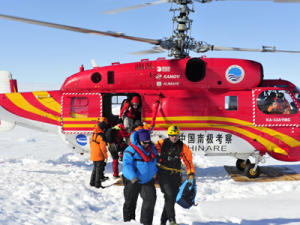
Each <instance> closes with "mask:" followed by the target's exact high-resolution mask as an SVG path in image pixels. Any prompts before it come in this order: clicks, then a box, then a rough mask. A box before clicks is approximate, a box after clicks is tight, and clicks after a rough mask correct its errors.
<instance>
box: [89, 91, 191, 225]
mask: <svg viewBox="0 0 300 225" xmlns="http://www.w3.org/2000/svg"><path fill="white" fill-rule="evenodd" d="M133 103H137V104H136V105H133ZM124 105H125V104H124ZM125 107H127V106H125ZM138 108H139V99H138V97H137V96H136V98H135V97H133V98H132V100H131V102H130V104H128V107H127V109H125V110H123V108H122V109H121V115H120V117H121V118H122V120H123V123H121V124H118V125H117V126H115V127H114V128H113V129H115V134H114V135H113V136H114V138H112V139H111V140H108V139H109V138H110V136H112V135H111V131H110V132H108V131H109V130H111V129H112V128H108V121H107V119H106V118H104V117H102V118H100V120H99V122H98V124H97V125H96V126H95V129H94V131H93V134H92V137H91V141H90V146H91V160H92V161H93V164H94V168H93V171H92V175H91V180H90V185H91V186H94V187H96V188H100V187H102V188H103V186H102V185H101V182H102V181H104V180H106V179H108V178H107V177H105V176H104V169H105V165H106V161H107V158H108V156H107V148H106V146H108V149H109V151H110V153H111V155H112V158H113V176H114V177H119V171H118V161H119V159H120V158H121V160H122V162H123V171H122V179H123V184H124V199H125V202H124V205H123V220H124V221H125V222H129V221H131V220H135V211H136V205H137V199H138V196H139V195H140V196H141V198H142V200H143V203H142V208H141V218H140V223H141V224H144V225H150V224H152V221H153V214H154V207H155V203H156V189H155V180H156V179H157V180H158V183H159V186H160V189H161V191H162V193H163V194H164V200H165V203H164V208H163V211H162V215H161V224H162V225H165V224H166V223H167V221H169V224H171V225H176V224H177V223H176V219H175V202H176V196H177V193H178V191H179V187H180V185H181V172H182V169H181V162H182V161H183V162H184V164H185V166H186V172H187V175H188V179H189V181H191V182H192V181H193V180H194V179H195V178H194V176H195V169H194V166H193V159H192V152H191V150H190V149H189V148H188V146H187V145H185V144H184V143H183V142H182V141H181V140H180V138H179V136H180V130H179V127H178V126H174V125H172V126H170V127H169V128H168V138H165V139H161V140H159V141H157V142H156V143H153V142H152V141H151V136H150V133H151V131H150V130H149V129H145V127H144V126H143V124H142V123H141V122H140V121H139V120H137V119H136V117H135V115H137V114H138V112H137V110H138ZM108 133H110V135H106V134H108Z"/></svg>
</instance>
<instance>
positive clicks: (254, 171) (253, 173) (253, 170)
mask: <svg viewBox="0 0 300 225" xmlns="http://www.w3.org/2000/svg"><path fill="white" fill-rule="evenodd" d="M244 175H246V176H247V177H248V178H257V177H259V175H260V167H259V166H258V165H256V164H252V163H250V164H249V165H247V167H246V168H245V170H244Z"/></svg>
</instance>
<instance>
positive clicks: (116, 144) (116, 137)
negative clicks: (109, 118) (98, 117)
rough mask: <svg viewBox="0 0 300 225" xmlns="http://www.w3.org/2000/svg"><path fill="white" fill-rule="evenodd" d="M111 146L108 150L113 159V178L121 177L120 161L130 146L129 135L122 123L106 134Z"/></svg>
mask: <svg viewBox="0 0 300 225" xmlns="http://www.w3.org/2000/svg"><path fill="white" fill-rule="evenodd" d="M105 135H106V138H107V142H108V144H109V147H108V150H109V152H110V154H111V156H112V158H113V176H114V177H116V178H118V177H120V176H119V159H122V157H123V151H124V149H125V148H127V146H128V143H129V141H128V139H129V133H128V132H127V131H126V129H125V127H124V126H123V124H122V123H120V124H117V125H116V126H114V127H112V128H109V129H108V130H107V132H106V133H105Z"/></svg>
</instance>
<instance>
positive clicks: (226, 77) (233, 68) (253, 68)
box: [185, 58, 263, 90]
mask: <svg viewBox="0 0 300 225" xmlns="http://www.w3.org/2000/svg"><path fill="white" fill-rule="evenodd" d="M185 76H186V78H187V79H188V80H189V81H191V82H193V83H195V86H197V87H198V88H199V87H200V88H206V89H230V90H244V89H250V88H253V87H256V86H258V85H259V84H260V83H261V82H262V80H263V70H262V65H261V64H260V63H258V62H254V61H251V60H242V59H226V58H191V59H189V60H188V61H187V62H186V68H185ZM192 86H194V85H192Z"/></svg>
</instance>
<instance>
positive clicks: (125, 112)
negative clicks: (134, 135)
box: [120, 96, 141, 132]
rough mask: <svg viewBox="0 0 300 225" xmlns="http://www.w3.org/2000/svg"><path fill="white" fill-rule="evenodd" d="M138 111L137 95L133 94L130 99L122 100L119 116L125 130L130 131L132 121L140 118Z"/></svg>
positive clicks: (138, 101)
mask: <svg viewBox="0 0 300 225" xmlns="http://www.w3.org/2000/svg"><path fill="white" fill-rule="evenodd" d="M140 111H141V109H140V99H139V97H138V96H133V98H132V99H131V101H128V100H125V101H124V104H123V106H122V108H121V110H120V118H121V119H122V120H123V124H124V127H125V128H126V130H127V132H131V131H132V127H133V124H134V122H135V121H136V120H140V119H141V112H140Z"/></svg>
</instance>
